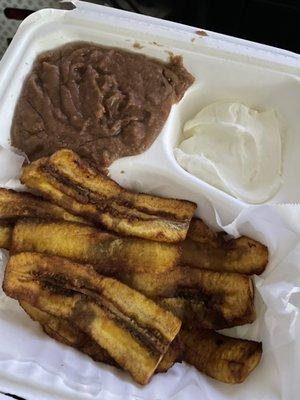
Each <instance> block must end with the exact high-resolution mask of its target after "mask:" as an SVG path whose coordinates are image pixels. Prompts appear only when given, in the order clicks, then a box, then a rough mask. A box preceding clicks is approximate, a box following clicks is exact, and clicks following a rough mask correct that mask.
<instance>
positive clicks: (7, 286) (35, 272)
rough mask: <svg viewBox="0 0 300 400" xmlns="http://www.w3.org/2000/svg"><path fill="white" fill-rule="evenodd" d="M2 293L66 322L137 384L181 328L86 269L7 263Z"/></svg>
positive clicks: (33, 261) (40, 260) (36, 260)
mask: <svg viewBox="0 0 300 400" xmlns="http://www.w3.org/2000/svg"><path fill="white" fill-rule="evenodd" d="M3 289H4V291H5V293H6V294H7V295H8V296H10V297H13V298H15V299H17V300H19V301H25V302H28V303H30V304H31V305H33V306H34V307H36V308H38V309H41V310H42V311H45V312H47V313H49V314H52V315H54V316H55V317H58V318H64V319H69V320H71V322H72V323H74V324H76V325H77V326H78V327H79V329H81V330H83V331H84V332H85V333H86V334H88V335H89V336H90V337H91V338H92V339H93V340H94V341H96V342H97V343H98V344H99V345H100V346H101V347H103V348H104V349H105V350H106V351H107V352H108V353H109V355H110V356H111V357H112V358H113V359H114V360H115V361H116V362H117V363H118V364H119V365H120V366H121V367H122V368H124V369H125V370H127V371H128V372H130V374H131V375H132V377H133V378H134V379H135V380H136V382H138V383H141V384H145V383H147V382H148V380H149V379H150V377H151V376H152V374H153V373H154V371H155V369H156V367H157V365H158V363H159V362H160V360H161V359H162V357H163V355H164V354H165V353H166V352H167V350H168V347H169V345H170V343H171V342H172V341H173V340H174V338H175V336H176V335H177V333H178V332H179V329H180V326H181V322H180V321H179V319H177V318H176V317H175V316H174V315H173V314H171V313H170V312H168V311H166V310H164V309H162V308H161V307H159V306H158V305H157V304H156V303H154V302H153V301H151V300H149V299H147V298H146V297H145V296H143V295H142V294H140V293H139V292H137V291H135V290H133V289H131V288H129V287H128V286H126V285H124V284H122V283H120V282H119V281H117V280H115V279H112V278H106V277H103V276H101V275H99V274H97V273H96V272H95V271H94V269H93V268H92V267H90V266H87V265H85V266H82V265H79V264H75V263H72V262H70V261H68V260H62V259H60V258H56V257H49V256H43V255H41V254H37V253H20V254H17V255H13V256H11V257H10V260H9V262H8V265H7V267H6V271H5V277H4V283H3Z"/></svg>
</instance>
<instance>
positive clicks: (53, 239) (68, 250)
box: [11, 219, 180, 273]
mask: <svg viewBox="0 0 300 400" xmlns="http://www.w3.org/2000/svg"><path fill="white" fill-rule="evenodd" d="M11 251H12V252H16V253H19V252H22V251H33V252H38V253H45V254H50V255H57V256H61V257H66V258H70V259H72V260H74V261H78V262H82V263H89V264H93V265H94V266H95V268H96V269H97V270H99V272H100V273H104V272H103V267H105V269H106V270H110V269H111V270H112V271H118V270H120V269H123V270H125V271H153V272H162V271H166V270H168V269H170V268H172V267H173V266H174V265H176V264H177V261H178V260H179V257H180V250H179V248H178V246H176V245H174V244H171V243H161V242H154V241H152V240H146V239H139V238H132V237H120V236H117V235H114V234H110V233H107V232H103V231H99V230H97V229H96V228H92V227H90V226H85V225H83V224H76V223H71V222H64V221H57V222H56V221H42V220H33V219H32V220H29V219H25V220H20V221H18V222H17V223H16V225H15V228H14V231H13V240H12V246H11Z"/></svg>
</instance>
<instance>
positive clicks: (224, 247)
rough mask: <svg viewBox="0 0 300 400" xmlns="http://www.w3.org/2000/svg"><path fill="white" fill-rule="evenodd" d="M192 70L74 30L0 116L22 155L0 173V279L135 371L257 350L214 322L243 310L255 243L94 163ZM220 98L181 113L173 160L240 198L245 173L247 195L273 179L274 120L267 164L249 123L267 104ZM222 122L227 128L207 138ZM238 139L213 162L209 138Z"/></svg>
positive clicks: (149, 139)
mask: <svg viewBox="0 0 300 400" xmlns="http://www.w3.org/2000/svg"><path fill="white" fill-rule="evenodd" d="M193 81H194V78H193V76H192V75H191V74H190V73H189V72H188V71H187V70H186V69H185V67H184V66H183V63H182V59H181V57H174V56H171V57H170V61H169V62H162V61H160V60H157V59H153V58H150V57H147V56H145V55H142V54H137V53H134V52H129V51H125V50H122V49H118V48H108V47H104V46H100V45H96V44H91V43H84V42H77V43H69V44H66V45H64V46H62V47H60V48H57V49H54V50H51V51H48V52H45V53H43V54H41V55H40V56H38V58H37V59H36V61H35V63H34V65H33V69H32V70H31V72H30V73H29V75H28V77H27V78H26V80H25V83H24V86H23V89H22V91H21V95H20V97H19V100H18V102H17V105H16V108H15V114H14V118H13V123H12V128H11V142H12V145H13V146H15V147H17V148H18V149H20V150H22V151H24V152H25V153H26V155H27V157H28V159H29V160H30V163H29V164H26V165H24V166H23V168H22V171H21V176H20V181H21V183H23V184H24V185H25V186H26V188H27V190H28V192H27V191H24V192H16V191H14V190H8V189H4V188H0V247H1V248H4V249H6V250H8V251H9V260H8V263H7V266H6V270H5V274H4V280H3V290H4V292H5V293H6V295H7V296H10V297H12V298H14V299H16V300H17V301H18V302H19V304H20V306H21V307H22V309H23V310H24V311H25V312H26V313H27V314H28V316H29V317H30V318H31V319H32V320H34V321H36V322H38V323H39V324H40V325H41V327H42V329H43V331H44V332H45V333H46V334H47V335H48V336H49V337H50V338H52V339H54V340H56V341H58V342H60V343H62V344H64V345H68V346H71V347H73V348H75V349H77V350H79V351H81V352H82V353H84V354H86V355H88V356H90V357H91V358H92V359H93V360H95V361H97V362H102V363H105V364H109V365H111V366H113V367H115V368H119V369H122V370H124V371H127V372H128V373H129V374H130V375H131V377H132V378H133V380H134V381H135V382H137V383H139V384H142V385H144V384H147V383H148V382H149V380H150V379H151V377H152V376H153V374H155V373H162V372H166V371H168V369H169V368H171V367H172V366H173V365H174V364H175V363H177V362H182V361H185V362H187V363H189V364H191V365H193V366H194V367H195V368H197V369H198V370H199V371H200V372H202V373H205V374H207V375H208V376H210V377H212V378H215V379H217V380H219V381H221V382H225V383H241V382H243V381H244V380H245V379H246V378H247V376H248V375H249V374H250V373H251V372H252V371H253V370H254V368H255V367H256V366H257V365H258V363H259V361H260V359H261V356H262V344H261V343H259V342H255V341H250V340H244V339H239V338H232V337H229V336H226V335H223V334H220V333H218V332H216V331H217V330H219V329H223V328H231V327H234V326H238V325H244V324H248V323H252V322H253V321H255V318H256V313H255V307H254V286H253V283H252V278H251V275H253V274H260V273H262V272H263V271H264V270H265V268H266V265H267V263H268V249H267V248H266V247H265V246H264V245H263V244H261V243H259V242H257V241H256V240H253V239H251V238H249V237H246V236H242V237H240V238H237V239H235V238H231V237H229V236H228V235H226V234H225V232H214V231H213V230H211V229H210V228H209V227H208V226H207V225H206V224H205V223H204V221H203V220H202V219H199V218H195V211H196V204H195V203H193V202H191V201H188V200H179V199H173V198H165V197H160V196H152V195H149V194H145V193H136V192H134V191H130V190H126V189H125V188H123V187H121V186H120V185H119V184H118V183H116V182H114V181H113V180H112V179H110V178H109V177H108V176H107V167H108V166H109V165H110V164H111V163H112V162H113V161H114V160H116V159H118V158H120V157H124V156H129V155H135V154H140V153H142V152H143V151H145V150H146V149H147V148H149V146H150V145H151V144H152V143H153V142H154V140H155V139H156V137H157V136H158V134H159V133H160V131H161V130H162V127H163V125H164V123H165V122H166V120H167V118H168V115H169V113H170V110H171V107H172V105H173V104H175V103H177V102H178V101H180V99H181V98H182V97H183V95H184V93H185V92H186V90H187V89H188V88H189V87H190V86H191V85H192V83H193ZM227 106H228V107H227ZM227 106H226V104H225V106H224V104H223V106H221V105H219V104H217V105H213V106H210V107H208V108H204V109H203V110H202V111H201V112H200V113H199V114H198V115H197V116H196V117H195V118H194V120H192V121H189V122H188V123H187V124H186V126H185V128H184V138H183V139H184V140H183V141H182V143H181V144H180V145H179V148H178V149H176V150H175V153H176V156H177V161H178V162H179V163H180V164H181V165H182V167H183V168H185V169H186V170H188V171H189V172H190V173H193V174H195V175H197V176H199V177H200V178H202V179H204V180H206V181H207V182H209V183H212V184H215V186H217V187H219V188H221V189H222V190H224V191H227V192H228V193H232V194H233V195H236V196H237V197H240V198H246V200H247V198H248V197H249V193H250V192H249V190H250V189H251V194H252V195H253V196H254V195H255V196H257V199H260V198H261V197H265V196H269V195H270V192H273V189H274V190H275V189H276V187H277V184H278V174H279V172H280V171H279V170H280V165H281V164H280V163H281V161H280V156H281V153H280V151H281V148H280V144H281V143H280V133H279V131H277V130H274V131H272V132H273V136H272V140H271V141H270V142H269V144H270V145H271V146H269V148H270V149H271V150H272V151H273V150H274V149H275V150H276V151H275V153H274V152H273V153H274V154H275V155H276V157H274V158H273V160H272V161H273V162H274V169H273V172H274V174H273V175H272V176H267V175H266V171H264V170H263V169H264V168H263V164H262V165H260V161H261V153H260V149H261V148H262V147H268V146H267V145H268V143H265V142H264V141H263V140H260V136H259V135H261V134H262V130H264V129H267V128H270V125H271V122H274V121H275V119H274V118H275V116H274V115H273V114H272V113H261V114H258V113H255V112H254V111H253V110H252V111H251V110H248V109H246V108H245V107H244V106H239V105H237V104H234V105H231V104H229V105H228V104H227ZM214 107H215V108H214ZM222 107H223V108H222ZM224 107H225V108H224ZM226 107H227V108H226ZM224 121H225V122H224ZM223 122H224V123H225V125H226V124H227V123H229V124H227V130H226V132H225V133H226V138H225V139H226V140H227V141H226V140H223V141H222V140H219V134H220V129H223V128H224V126H223V125H224V124H223ZM242 122H243V123H244V125H245V126H246V127H247V126H248V125H249V126H250V125H251V126H250V128H249V132H250V136H251V134H252V136H253V137H252V139H251V140H252V141H251V140H250V137H249V138H248V139H249V140H248V139H247V140H246V139H245V137H244V136H243V133H244V128H243V129H241V131H242V132H240V125H243V124H241V123H242ZM219 123H220V124H219ZM218 124H219V125H220V126H219V125H218ZM253 124H258V125H257V126H259V129H258V130H256V128H255V127H254V128H255V129H254V131H255V132H252V128H253V126H252V125H253ZM229 125H230V128H229ZM203 126H205V132H204V131H203V129H202V128H203ZM232 130H233V131H234V132H235V131H237V132H238V133H239V135H238V137H237V138H235V139H234V138H233V135H232V132H233V131H232ZM223 133H224V132H223ZM235 133H236V132H235ZM257 135H258V136H259V137H257ZM278 135H279V136H278ZM208 136H209V137H208ZM214 141H215V142H217V146H215V144H212V143H213V142H214ZM236 141H237V142H238V143H236ZM248 142H249V143H248ZM252 142H253V143H252ZM248 144H249V146H250V147H249V149H248V150H249V152H248V153H249V154H250V157H249V154H248V153H247V152H243V154H244V153H245V154H244V155H245V157H244V158H245V159H239V160H238V161H239V162H240V164H242V168H240V164H239V162H237V161H236V160H235V159H232V160H233V161H234V160H235V162H236V164H234V166H236V165H238V168H237V172H236V174H232V171H231V170H230V167H231V166H232V165H231V164H230V162H229V163H228V158H226V157H225V156H224V154H222V160H223V164H222V165H221V166H220V165H219V164H218V163H216V162H215V160H214V158H213V155H212V154H211V153H210V151H209V150H210V149H211V148H213V150H214V153H217V150H218V151H221V153H222V151H223V149H224V148H225V149H226V148H227V147H228V146H229V147H234V148H235V149H236V150H237V151H239V150H240V149H244V150H245V149H246V147H247V146H248ZM191 146H192V150H191ZM245 146H246V147H245ZM247 148H248V147H247ZM199 149H200V150H199ZM255 149H256V150H257V152H256V153H255V151H256V150H255ZM202 150H203V154H202V153H201V154H202V155H201V157H200V158H199V155H198V154H194V153H195V152H196V153H197V152H199V151H200V152H202ZM253 152H254V153H255V156H256V158H254V159H252V154H254V153H253ZM204 153H205V154H204ZM273 153H272V154H273ZM232 160H231V161H232ZM264 162H268V158H265V159H264ZM209 163H210V164H209ZM243 166H245V168H246V172H247V174H245V170H244V169H243ZM257 168H258V169H257ZM220 169H222V172H223V173H224V174H225V175H224V176H223V175H222V176H221V175H220ZM205 171H206V172H207V171H208V175H209V176H210V178H211V181H210V180H209V179H207V176H206V177H204V176H202V175H203V173H204V172H205ZM240 172H241V174H242V175H243V179H244V180H243V181H241V179H240V178H241V177H240V176H239V175H238V174H239V173H240ZM277 172H278V173H277ZM204 175H205V174H204ZM251 180H253V182H252V181H251ZM244 181H245V182H244ZM250 181H251V185H252V186H251V185H250V183H249V182H250ZM257 182H258V183H257ZM244 183H245V185H244ZM256 183H257V185H258V186H257V190H256V186H255V184H256ZM264 183H266V185H264ZM243 185H244V186H243ZM249 185H250V186H251V188H250V186H249ZM262 187H263V189H262ZM253 188H254V189H255V190H256V191H254V192H253V191H252V189H253ZM251 199H252V197H251Z"/></svg>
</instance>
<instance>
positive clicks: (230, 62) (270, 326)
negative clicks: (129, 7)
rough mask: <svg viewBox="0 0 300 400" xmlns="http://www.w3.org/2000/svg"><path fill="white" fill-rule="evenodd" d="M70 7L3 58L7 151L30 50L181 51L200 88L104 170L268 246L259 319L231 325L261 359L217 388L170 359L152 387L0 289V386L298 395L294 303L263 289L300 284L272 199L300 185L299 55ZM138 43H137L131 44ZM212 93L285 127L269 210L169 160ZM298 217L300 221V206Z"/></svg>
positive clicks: (40, 15)
mask: <svg viewBox="0 0 300 400" xmlns="http://www.w3.org/2000/svg"><path fill="white" fill-rule="evenodd" d="M73 3H74V5H75V6H76V8H75V9H74V10H71V11H62V10H51V9H49V10H42V11H39V12H36V13H34V14H32V15H31V16H30V17H28V18H27V19H26V20H25V21H24V22H23V23H22V24H21V26H20V28H19V30H18V32H17V34H16V36H15V38H14V40H13V41H12V43H11V45H10V47H9V49H8V50H7V52H6V54H5V56H4V58H3V60H2V62H1V65H0V120H1V135H0V144H1V145H2V146H3V147H4V148H5V147H7V146H9V133H10V126H11V121H12V117H13V111H14V107H15V104H16V101H17V99H18V95H19V93H20V90H21V88H22V83H23V80H24V78H25V76H26V75H27V73H28V72H29V71H30V69H31V66H32V62H33V60H34V59H35V57H36V55H37V54H39V53H40V52H42V51H44V50H48V49H51V48H54V47H57V46H59V45H62V44H64V43H67V42H71V41H76V40H85V41H93V42H95V43H99V44H103V45H106V46H117V47H122V48H124V49H128V50H131V51H136V52H140V53H144V54H147V55H150V56H154V57H157V58H160V59H163V60H167V59H168V58H169V55H170V52H172V53H173V54H176V55H177V54H179V55H182V57H183V61H184V65H185V66H186V68H187V69H188V70H189V71H190V72H191V73H192V74H193V75H194V76H195V78H196V80H195V83H194V84H193V85H192V86H191V88H190V89H189V90H188V91H187V92H186V94H185V96H184V98H183V99H182V100H181V102H180V103H179V104H177V105H175V106H174V107H173V108H172V111H171V113H170V116H169V118H168V121H167V123H166V125H165V127H164V128H163V130H162V132H161V134H160V135H159V137H158V138H157V140H156V141H155V142H154V144H153V145H152V146H151V147H150V148H149V149H148V150H147V151H146V152H145V153H143V154H141V155H138V156H134V157H127V158H123V159H120V160H118V161H116V162H114V163H113V164H112V166H111V167H110V175H111V177H112V178H113V179H115V180H117V181H118V182H119V183H120V184H122V185H123V186H125V187H128V188H132V189H137V190H139V191H145V192H147V193H154V194H159V195H163V196H171V197H177V198H185V199H188V200H192V201H195V202H196V203H197V204H198V210H197V213H198V215H201V217H202V218H203V219H204V220H206V221H207V222H208V223H209V224H210V225H215V226H219V227H221V225H223V226H222V227H223V229H225V230H226V231H227V232H228V233H231V234H234V235H237V234H248V235H249V236H251V237H253V238H255V239H258V240H261V241H262V242H264V243H265V244H266V245H268V246H269V249H270V253H271V263H270V265H269V267H268V269H267V271H266V272H265V274H264V276H263V277H260V278H258V279H257V281H256V284H257V287H258V291H259V293H260V295H261V296H260V295H258V296H257V300H256V301H257V304H258V305H257V309H258V310H259V311H258V319H257V321H256V323H255V324H253V325H251V326H250V327H248V326H244V327H241V328H237V329H235V330H233V331H231V333H232V334H238V335H239V336H242V337H249V338H253V339H261V338H263V341H264V357H263V360H262V363H261V364H260V366H259V367H258V368H257V370H256V371H254V373H253V374H252V375H251V376H250V377H249V379H248V380H247V382H245V383H244V384H243V385H239V386H230V385H225V384H221V383H219V382H215V381H213V380H211V379H209V378H207V377H205V376H203V375H201V374H199V373H198V372H197V371H196V370H195V369H194V368H192V367H190V366H187V365H180V364H177V365H175V366H174V367H173V368H172V369H171V370H170V371H168V373H167V374H160V375H158V376H155V377H154V378H153V379H152V381H151V383H150V384H149V385H148V386H147V387H145V388H141V387H140V386H138V385H135V384H134V383H132V382H131V381H130V380H129V379H128V377H127V376H126V375H125V374H124V373H122V372H120V371H118V372H116V370H115V369H114V368H112V367H109V366H103V365H101V366H99V365H97V364H96V363H94V362H92V361H91V360H90V359H88V358H87V357H86V356H84V355H81V354H79V353H78V352H76V351H74V350H72V349H71V348H67V347H65V346H62V345H60V344H59V343H56V342H54V341H53V340H51V339H49V338H47V337H45V335H43V334H42V332H41V330H40V328H39V327H38V326H37V325H36V324H34V323H33V322H32V321H30V320H29V319H28V317H27V316H25V314H24V313H23V312H22V310H19V309H18V307H17V306H16V302H14V301H12V300H10V299H5V297H4V296H3V295H2V297H1V295H0V330H1V339H2V340H1V345H0V387H1V389H2V390H6V391H13V392H14V393H17V394H19V395H23V396H24V397H28V398H30V399H35V398H39V399H40V398H43V399H48V398H49V399H54V398H59V399H62V398H64V399H69V398H72V399H76V398H78V399H81V400H84V399H90V398H94V399H101V400H103V399H114V400H117V399H125V400H126V399H128V400H129V399H130V400H131V399H146V400H148V399H151V400H152V399H155V400H158V399H185V398H197V399H214V400H215V399H217V400H219V399H228V398H231V399H241V398H243V399H245V400H247V399H251V400H253V399H258V398H259V399H262V398H264V399H270V400H271V399H272V400H275V399H277V398H278V399H279V398H286V399H289V400H290V399H293V397H283V396H289V394H290V393H294V394H295V393H297V391H296V390H297V387H295V385H296V381H297V379H296V378H294V381H295V385H294V386H293V385H291V382H290V380H291V379H292V378H293V376H292V374H291V376H284V372H283V370H284V371H286V367H287V362H289V363H290V364H291V365H293V363H294V366H293V370H294V372H295V371H297V365H298V363H299V364H300V356H299V357H297V356H296V353H295V348H297V346H296V345H297V343H296V341H295V340H294V341H293V339H294V334H295V332H294V331H293V332H290V330H291V329H292V328H291V325H292V324H294V325H293V329H296V328H295V326H298V325H299V324H300V323H299V322H297V321H298V320H297V321H296V322H295V321H294V320H292V319H289V318H290V316H289V314H288V312H287V310H286V305H287V304H288V305H289V304H290V303H289V301H287V303H283V304H281V303H280V301H279V303H278V304H277V303H276V296H275V297H274V294H273V292H272V291H271V290H270V285H271V284H272V283H273V285H275V287H277V286H276V285H279V288H285V289H282V290H283V292H282V293H283V294H282V296H283V295H284V296H285V295H286V291H287V292H288V289H290V291H292V293H293V290H294V288H296V289H297V288H298V286H295V287H294V286H293V285H294V284H295V285H296V282H294V281H293V279H294V275H293V272H291V276H289V275H288V276H289V279H290V280H289V282H294V284H293V285H292V284H291V285H292V286H291V287H292V289H293V290H292V289H291V288H290V286H288V285H287V286H286V285H283V283H284V284H285V283H286V282H285V280H286V278H285V275H284V274H283V272H282V270H280V271H281V274H280V272H278V266H281V265H282V264H283V263H284V265H285V263H286V262H287V261H286V257H292V258H291V260H290V261H289V264H288V265H289V267H288V269H287V271H288V272H289V271H290V270H291V271H292V267H293V266H294V264H295V261H294V258H295V254H297V251H298V248H297V246H298V232H295V229H293V228H292V227H291V225H290V219H289V218H287V217H286V214H285V212H282V209H281V208H280V207H281V206H278V207H277V206H276V204H280V203H298V202H300V186H299V185H298V182H297V180H298V179H297V175H296V174H294V171H295V170H297V168H299V167H300V166H299V163H300V161H299V158H298V151H299V150H298V149H299V148H300V135H299V134H298V129H299V126H300V113H299V112H298V108H299V101H300V82H299V76H300V73H299V71H300V66H299V60H300V58H299V56H298V55H296V54H293V53H291V52H288V51H284V50H279V49H273V48H270V47H268V46H264V45H257V44H253V43H250V42H246V41H242V40H239V39H234V38H230V37H226V36H222V35H218V34H215V33H211V32H207V35H208V36H203V35H198V34H197V31H198V29H197V28H190V27H186V26H183V25H180V24H175V23H171V22H167V21H160V20H156V19H154V18H150V17H145V16H140V15H135V14H131V13H128V12H121V11H119V10H114V9H110V8H106V7H101V6H96V5H92V4H88V3H83V2H79V1H74V2H73ZM136 42H138V43H139V46H138V47H139V48H137V47H136V46H134V44H135V43H136ZM216 100H233V101H235V100H237V101H241V102H242V103H244V104H246V105H248V106H250V107H255V108H257V107H258V108H262V109H264V108H270V107H272V108H274V109H276V110H277V111H278V112H279V113H280V115H281V116H282V119H283V121H284V122H285V126H286V132H285V139H284V161H283V181H284V183H283V185H282V187H281V189H280V190H279V192H278V193H277V195H276V196H275V197H274V198H273V199H272V200H271V201H270V202H268V204H269V206H256V207H251V208H250V209H249V207H248V205H247V204H245V203H243V202H242V201H240V200H237V199H235V198H234V197H232V196H230V195H227V194H225V193H224V192H222V191H220V190H218V189H216V188H214V187H212V186H210V185H208V184H206V183H205V182H203V181H201V180H199V179H197V178H195V177H193V176H191V175H190V174H188V173H187V172H185V171H184V170H183V169H182V168H181V167H180V166H179V165H178V164H177V163H176V161H175V158H174V155H173V148H174V147H175V145H176V144H177V142H178V138H179V135H180V130H181V128H182V126H183V124H184V122H185V121H186V120H188V119H189V118H191V117H192V116H193V115H194V114H196V112H198V111H199V110H200V109H201V107H203V106H205V105H207V104H209V103H212V102H214V101H216ZM11 178H14V176H11ZM0 179H1V175H0ZM6 182H7V179H6V181H5V182H3V181H1V183H2V184H3V183H6ZM9 183H10V184H11V183H12V181H10V182H9ZM14 184H15V182H14ZM272 205H273V206H272ZM295 212H296V215H297V216H298V209H297V210H296V211H295ZM237 217H238V218H237ZM236 218H237V219H236ZM232 221H234V222H232ZM283 222H284V226H282V223H283ZM229 223H230V224H229ZM283 236H284V240H283V239H282V240H281V238H282V237H283ZM294 253H295V254H294ZM2 257H5V254H4V253H2ZM295 279H296V278H295ZM299 286H300V285H299ZM284 290H286V291H284ZM299 291H300V288H299ZM288 293H290V292H288ZM262 299H263V300H264V303H265V304H264V303H263V300H262ZM279 299H280V297H279ZM277 300H278V299H277ZM266 304H267V308H266ZM292 304H293V306H294V307H296V305H295V304H294V303H292ZM299 306H300V304H299ZM296 308H297V307H296ZM265 310H267V312H266V313H265ZM297 310H298V308H297ZM286 314H287V315H288V316H286ZM266 316H267V317H268V319H266ZM297 323H298V325H297ZM278 327H279V328H278ZM281 327H282V330H281ZM275 328H276V329H279V331H278V332H277V331H276V332H277V333H276V332H275V333H274V329H275ZM271 333H272V334H273V335H271ZM299 337H300V335H299ZM291 343H292V345H291V346H290V347H289V348H288V350H286V353H285V354H286V355H287V354H291V355H292V359H290V360H285V363H284V362H283V363H281V362H282V359H283V358H284V356H283V354H282V347H283V346H285V345H288V344H291ZM276 349H277V350H276ZM278 349H279V350H278ZM293 357H294V358H293ZM275 361H276V362H275ZM279 376H280V377H281V379H279ZM282 376H283V377H282ZM28 377H30V381H29V380H28ZM40 390H42V394H41V392H39V391H40ZM281 396H282V397H281Z"/></svg>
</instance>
